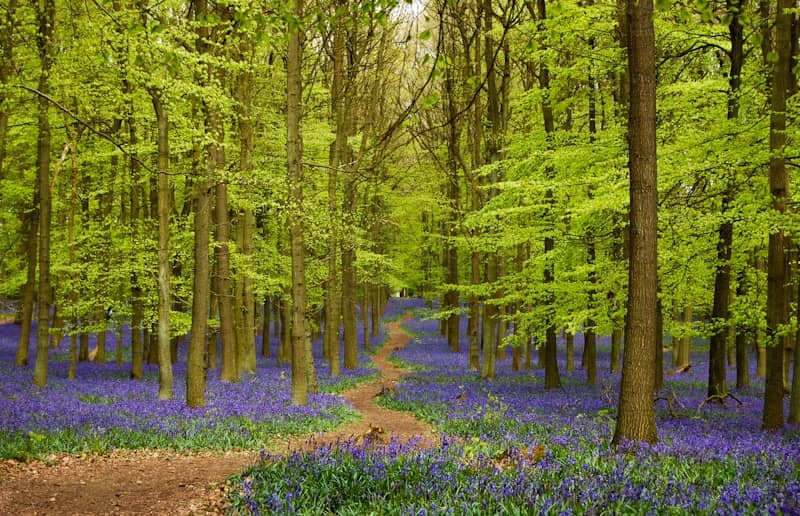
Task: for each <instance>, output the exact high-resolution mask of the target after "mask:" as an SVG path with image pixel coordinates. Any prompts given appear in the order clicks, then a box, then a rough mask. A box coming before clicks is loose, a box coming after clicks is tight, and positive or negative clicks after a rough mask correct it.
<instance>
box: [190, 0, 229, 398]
mask: <svg viewBox="0 0 800 516" xmlns="http://www.w3.org/2000/svg"><path fill="white" fill-rule="evenodd" d="M207 15H208V1H207V0H197V2H196V3H195V16H196V19H197V21H199V22H200V24H199V27H198V29H197V36H198V38H197V51H198V53H199V54H205V53H206V52H207V50H206V46H207V44H208V43H207V40H208V32H209V31H208V27H206V26H204V25H205V18H206V17H207ZM211 76H212V68H211V65H210V64H209V65H207V68H206V76H205V83H206V84H209V83H211ZM203 109H204V111H205V116H206V124H207V128H206V130H207V132H208V133H209V134H211V136H212V141H211V142H210V143H208V144H207V148H206V152H207V160H208V163H207V164H206V167H205V169H202V170H201V171H200V177H198V178H197V181H196V182H195V184H194V186H195V197H194V284H193V285H192V334H191V339H190V341H189V354H188V357H187V365H186V405H187V406H189V407H203V406H205V403H206V393H205V390H206V376H205V375H206V367H205V366H206V352H207V335H206V334H207V332H208V308H209V290H210V288H209V287H210V285H209V280H210V278H209V274H210V265H209V255H208V254H209V253H208V244H209V240H210V233H209V231H210V225H211V189H212V188H213V185H212V180H211V178H212V177H214V172H215V170H216V167H217V159H218V158H217V151H218V146H219V145H221V144H222V142H220V141H218V140H216V138H218V137H219V133H218V132H217V131H215V129H216V127H215V124H216V123H219V122H218V121H215V120H214V115H215V108H214V107H212V106H210V105H209V104H208V102H207V101H205V100H204V102H203Z"/></svg>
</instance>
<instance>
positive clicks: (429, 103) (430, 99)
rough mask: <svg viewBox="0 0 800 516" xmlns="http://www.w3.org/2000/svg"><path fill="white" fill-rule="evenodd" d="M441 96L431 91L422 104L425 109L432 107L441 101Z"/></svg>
mask: <svg viewBox="0 0 800 516" xmlns="http://www.w3.org/2000/svg"><path fill="white" fill-rule="evenodd" d="M439 98H440V95H439V94H438V93H435V92H434V93H431V94H430V95H428V96H426V97H425V98H424V99H422V105H423V106H424V107H425V109H430V108H432V107H433V106H435V105H436V104H437V103H438V102H439Z"/></svg>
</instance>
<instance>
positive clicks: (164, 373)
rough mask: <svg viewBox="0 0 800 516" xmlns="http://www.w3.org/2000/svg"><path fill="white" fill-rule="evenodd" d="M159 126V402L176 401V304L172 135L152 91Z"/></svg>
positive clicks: (158, 97)
mask: <svg viewBox="0 0 800 516" xmlns="http://www.w3.org/2000/svg"><path fill="white" fill-rule="evenodd" d="M150 95H151V99H152V102H153V110H154V111H155V113H156V120H157V125H158V136H157V140H158V188H157V190H158V192H157V195H158V282H157V283H158V370H159V382H158V386H159V388H158V399H160V400H168V399H172V357H171V353H170V339H169V327H170V324H169V318H170V308H171V306H172V305H171V302H172V294H171V289H170V272H171V265H170V261H169V212H170V206H169V204H170V203H169V197H170V188H169V176H168V173H169V133H168V125H167V112H166V109H165V106H164V100H163V98H162V92H160V91H155V90H153V91H151V93H150Z"/></svg>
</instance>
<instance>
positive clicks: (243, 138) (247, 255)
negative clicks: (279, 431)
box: [236, 43, 256, 373]
mask: <svg viewBox="0 0 800 516" xmlns="http://www.w3.org/2000/svg"><path fill="white" fill-rule="evenodd" d="M245 50H246V52H245V51H243V55H245V56H246V57H248V58H249V57H250V54H251V53H252V51H251V49H250V45H249V43H248V44H247V45H246V47H245ZM246 64H247V65H250V63H249V62H247V63H246ZM236 92H237V95H236V96H237V100H238V121H239V140H240V145H239V150H240V152H239V170H240V172H241V174H242V176H243V177H248V176H249V175H251V174H252V168H253V165H252V163H253V150H254V148H255V142H254V135H253V132H254V131H253V112H252V111H253V109H252V104H253V100H252V96H253V72H252V71H251V70H250V69H248V70H246V71H244V72H242V73H240V74H239V75H238V81H237V90H236ZM251 188H252V187H251V184H250V182H249V181H245V182H244V196H245V198H246V199H247V200H248V201H249V200H250V198H251V195H252V193H251ZM238 224H239V226H240V231H241V233H240V236H241V242H240V244H239V250H240V251H241V254H242V259H243V261H244V262H245V263H246V264H247V268H246V269H245V270H244V271H241V272H240V273H239V276H240V278H239V281H241V288H242V297H241V302H242V303H243V305H244V306H243V310H242V317H243V324H244V329H243V335H244V341H243V342H242V343H241V345H240V346H239V351H238V352H237V353H241V354H243V355H244V370H245V371H247V372H249V373H255V372H256V342H255V337H256V321H255V304H256V302H255V293H254V290H253V278H252V276H251V274H250V272H249V270H250V268H251V267H252V264H253V252H254V244H253V232H254V228H255V214H254V213H253V208H252V207H251V205H250V203H249V202H248V203H246V204H245V207H244V208H242V209H241V210H240V211H239V223H238Z"/></svg>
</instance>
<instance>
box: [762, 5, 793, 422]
mask: <svg viewBox="0 0 800 516" xmlns="http://www.w3.org/2000/svg"><path fill="white" fill-rule="evenodd" d="M792 7H793V2H792V1H791V0H778V10H777V13H776V15H775V16H776V17H775V46H776V51H777V54H778V56H777V57H778V59H777V61H776V62H775V64H774V65H773V67H772V95H771V110H770V121H769V129H770V130H769V149H770V160H769V190H770V195H771V196H772V208H773V209H774V210H775V213H776V215H777V216H778V217H780V216H782V215H783V214H784V213H785V212H786V201H787V199H788V198H789V177H788V175H787V173H786V159H785V157H784V154H783V153H784V151H785V147H786V143H787V139H786V97H787V92H788V91H789V79H790V73H791V55H790V54H791V40H790V35H791V14H790V12H789V9H791V8H792ZM785 246H786V240H785V236H784V230H783V228H782V227H781V226H778V227H777V228H776V229H775V230H772V231H771V232H770V235H769V263H768V269H767V271H768V272H767V273H768V283H767V335H768V337H769V348H768V349H767V379H766V386H765V389H764V414H763V418H762V425H763V427H764V429H766V430H776V429H778V428H781V427H782V426H783V396H784V394H783V353H784V351H783V348H784V346H783V343H784V339H785V338H786V337H785V330H784V329H783V328H782V327H783V325H784V324H786V322H787V320H786V316H787V313H788V299H787V290H786V287H785V284H786V253H785Z"/></svg>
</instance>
